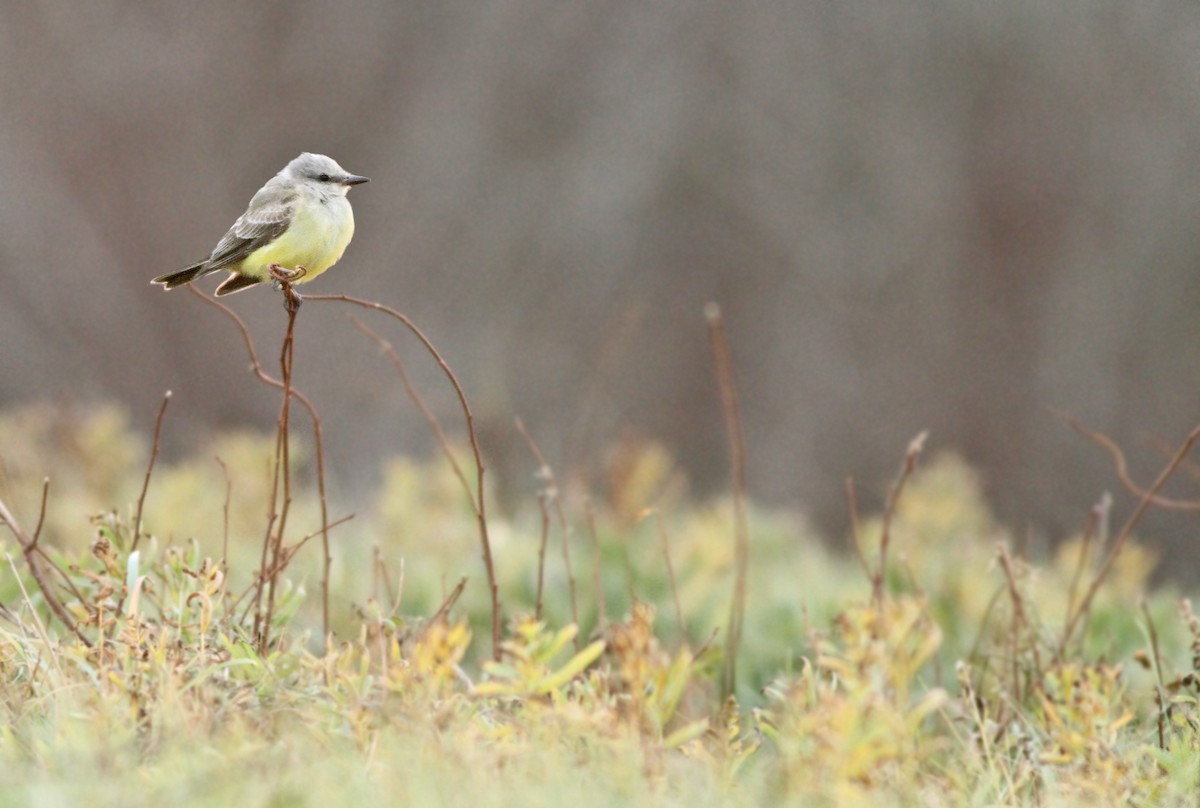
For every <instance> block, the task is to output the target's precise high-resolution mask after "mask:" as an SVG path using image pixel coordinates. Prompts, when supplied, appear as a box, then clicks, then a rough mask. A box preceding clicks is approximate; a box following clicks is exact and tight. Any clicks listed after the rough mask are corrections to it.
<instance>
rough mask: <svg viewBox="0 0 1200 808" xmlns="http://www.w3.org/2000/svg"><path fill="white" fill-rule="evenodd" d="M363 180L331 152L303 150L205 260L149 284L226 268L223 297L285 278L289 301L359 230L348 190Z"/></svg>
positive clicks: (185, 280)
mask: <svg viewBox="0 0 1200 808" xmlns="http://www.w3.org/2000/svg"><path fill="white" fill-rule="evenodd" d="M364 182H370V180H368V179H367V178H366V177H362V176H359V175H358V174H351V173H349V172H348V171H346V170H345V169H344V168H342V167H341V166H340V165H338V164H337V162H336V161H335V160H333V159H332V158H330V157H326V156H325V155H323V154H312V153H310V152H304V153H302V154H301V155H300V156H299V157H297V158H295V159H294V160H292V161H291V162H290V163H288V164H287V165H286V166H284V167H283V170H282V171H280V172H279V173H278V174H276V175H275V176H274V177H272V178H271V179H269V180H267V183H266V185H264V186H263V187H262V188H259V189H258V193H256V194H255V195H254V197H253V198H252V199H251V200H250V205H249V206H248V207H247V208H246V212H245V213H243V214H242V215H241V216H239V217H238V220H237V221H236V222H234V223H233V227H231V228H229V232H227V233H226V234H225V235H224V236H222V238H221V240H220V241H219V242H217V246H216V247H215V248H214V249H213V251H212V254H210V255H209V256H208V258H206V259H204V260H203V261H200V262H198V263H195V264H192V265H191V266H189V267H185V268H184V269H180V270H178V271H176V272H169V273H167V274H166V275H160V276H158V277H157V278H155V279H154V280H153V281H151V282H152V283H156V284H159V285H161V286H162V287H163V288H164V289H174V288H176V287H177V286H183V285H185V284H189V283H191V282H192V281H194V280H197V279H199V278H203V277H204V276H205V275H208V274H210V273H213V272H217V271H219V270H222V269H224V270H228V271H229V273H230V274H229V276H228V277H227V278H225V280H224V281H223V282H222V283H221V285H220V286H218V287H217V291H216V294H217V296H218V297H219V296H223V295H229V294H233V293H234V292H240V291H242V290H243V289H248V288H250V287H251V286H255V285H257V284H260V283H263V282H267V281H280V280H282V281H285V282H286V283H287V284H288V286H287V288H286V290H285V291H287V292H288V293H289V296H288V302H289V305H291V304H292V302H293V301H292V296H291V288H290V285H291V284H293V283H306V282H308V281H311V280H312V279H313V278H315V277H317V276H318V275H320V274H321V273H322V272H324V271H325V270H327V269H329V268H330V267H331V266H333V265H334V264H336V263H337V262H338V260H339V259H340V258H341V257H342V253H344V252H345V251H346V246H347V245H348V244H349V243H350V239H351V238H353V236H354V211H353V210H352V209H351V207H350V200H348V199H347V198H346V193H347V192H348V191H349V190H350V189H351V188H352V187H354V186H355V185H361V184H362V183H364ZM298 301H299V297H298V296H297V297H296V298H295V302H296V303H297V304H298Z"/></svg>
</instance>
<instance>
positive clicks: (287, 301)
mask: <svg viewBox="0 0 1200 808" xmlns="http://www.w3.org/2000/svg"><path fill="white" fill-rule="evenodd" d="M307 272H308V270H307V269H305V268H304V267H302V266H299V265H297V266H296V268H295V269H288V268H287V267H284V266H280V265H279V264H271V265H270V266H269V267H267V273H268V274H269V275H270V276H271V285H272V286H274V287H275V288H276V289H278V290H281V291H282V292H283V306H284V308H286V309H287V310H288V313H289V314H295V313H296V312H297V311H299V310H300V304H301V303H302V302H303V301H304V298H302V297H300V293H299V292H297V291H296V290H295V289H293V288H292V284H294V283H296V282H298V281H299V280H300V279H301V278H303V277H304V276H305V274H307Z"/></svg>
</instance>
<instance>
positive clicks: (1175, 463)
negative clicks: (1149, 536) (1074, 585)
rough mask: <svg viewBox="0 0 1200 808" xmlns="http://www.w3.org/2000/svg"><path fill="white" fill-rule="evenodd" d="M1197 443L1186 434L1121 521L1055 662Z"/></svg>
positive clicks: (1197, 436) (1196, 434) (1196, 436)
mask: <svg viewBox="0 0 1200 808" xmlns="http://www.w3.org/2000/svg"><path fill="white" fill-rule="evenodd" d="M1197 440H1200V426H1197V427H1195V428H1194V429H1192V431H1191V432H1189V433H1188V435H1187V437H1186V438H1184V440H1183V442H1182V443H1181V444H1180V445H1179V448H1178V449H1177V450H1176V451H1175V455H1174V456H1173V457H1172V458H1171V459H1170V460H1169V461H1168V462H1167V464H1166V466H1164V467H1163V470H1162V471H1161V472H1159V475H1158V477H1157V478H1156V479H1155V480H1154V483H1153V484H1151V486H1150V488H1149V489H1147V490H1146V491H1145V493H1144V494H1143V495H1142V497H1141V499H1140V501H1139V502H1138V504H1137V507H1136V508H1134V510H1133V513H1131V514H1130V515H1129V518H1128V519H1127V520H1126V521H1125V524H1124V526H1122V527H1121V530H1120V532H1119V533H1117V537H1116V538H1115V539H1114V540H1113V544H1112V548H1111V549H1109V551H1108V555H1107V556H1105V558H1104V562H1103V563H1102V564H1101V565H1100V569H1098V570H1097V571H1096V574H1095V576H1094V577H1093V578H1092V582H1091V584H1090V585H1089V586H1088V588H1087V591H1086V592H1084V595H1083V599H1082V600H1081V601H1080V603H1079V607H1078V608H1077V609H1076V610H1075V611H1074V612H1072V613H1071V614H1070V615H1068V618H1067V623H1066V626H1064V628H1063V633H1062V637H1061V638H1060V639H1059V642H1058V651H1057V652H1056V654H1055V658H1056V659H1061V658H1062V655H1063V654H1064V653H1065V652H1066V649H1067V645H1068V643H1070V641H1071V636H1072V635H1073V634H1074V633H1075V629H1076V628H1078V627H1079V621H1080V620H1081V619H1082V618H1083V616H1084V615H1085V614H1086V613H1087V612H1088V611H1089V610H1090V609H1091V605H1092V599H1093V598H1095V597H1096V593H1097V592H1098V591H1099V590H1100V587H1101V586H1102V585H1103V584H1104V581H1105V579H1106V578H1107V577H1108V574H1109V572H1110V571H1111V570H1112V567H1113V564H1114V563H1115V562H1116V560H1117V557H1118V556H1119V555H1120V554H1121V550H1123V549H1124V548H1125V542H1127V541H1128V540H1129V536H1130V534H1132V533H1133V529H1134V527H1136V526H1137V524H1138V522H1140V521H1141V519H1142V515H1143V514H1145V512H1146V510H1147V509H1148V508H1149V507H1150V506H1151V505H1152V504H1155V503H1156V502H1158V501H1159V497H1158V492H1159V490H1160V489H1161V488H1162V487H1163V486H1164V485H1166V483H1167V480H1169V479H1170V478H1171V476H1172V475H1173V474H1174V473H1175V471H1176V470H1177V469H1178V468H1179V465H1180V464H1181V463H1182V462H1183V460H1184V458H1186V457H1187V455H1188V453H1189V452H1191V450H1192V447H1193V446H1194V445H1195V444H1196V441H1197Z"/></svg>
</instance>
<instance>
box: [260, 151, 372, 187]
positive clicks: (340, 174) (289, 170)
mask: <svg viewBox="0 0 1200 808" xmlns="http://www.w3.org/2000/svg"><path fill="white" fill-rule="evenodd" d="M279 173H280V174H283V175H285V176H287V177H288V178H290V179H293V180H312V181H314V182H316V183H317V187H318V188H320V189H321V190H323V191H325V192H326V193H336V194H342V195H345V193H346V191H348V190H350V186H352V185H360V184H362V183H364V182H370V180H368V179H367V178H366V177H360V176H359V175H357V174H351V173H350V172H348V171H346V169H344V168H342V167H341V166H340V165H338V164H337V161H336V160H334V159H333V158H332V157H326V156H325V155H323V154H312V153H310V152H304V153H303V154H301V155H300V156H299V157H297V158H296V159H295V160H293V161H292V162H290V163H288V164H287V166H286V167H284V169H283V171H281V172H279Z"/></svg>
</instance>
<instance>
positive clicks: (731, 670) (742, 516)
mask: <svg viewBox="0 0 1200 808" xmlns="http://www.w3.org/2000/svg"><path fill="white" fill-rule="evenodd" d="M704 316H705V318H706V319H707V320H708V336H709V342H710V343H711V346H712V352H713V362H714V365H715V372H716V377H717V387H718V388H719V390H720V393H721V410H722V412H723V413H724V416H725V431H726V433H727V436H728V438H729V463H730V470H731V474H732V479H733V519H734V526H733V530H734V563H735V573H734V584H733V599H732V601H731V602H730V605H729V639H728V640H727V641H726V652H725V670H724V674H723V677H722V682H721V697H722V699H727V698H729V697H730V696H731V695H733V692H734V690H735V689H736V687H737V655H738V649H739V646H740V645H741V642H742V622H743V620H744V619H745V616H746V577H747V575H748V574H749V566H750V525H749V520H748V517H747V513H746V507H747V506H746V489H747V483H746V441H745V438H744V436H743V434H742V418H741V412H740V410H739V407H738V396H737V389H736V388H735V387H734V384H733V359H732V357H731V355H730V352H729V342H728V340H727V339H726V337H725V323H724V321H723V319H722V318H721V308H720V307H719V306H718V305H717V304H716V303H709V304H708V305H707V306H705V307H704Z"/></svg>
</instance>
